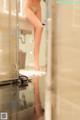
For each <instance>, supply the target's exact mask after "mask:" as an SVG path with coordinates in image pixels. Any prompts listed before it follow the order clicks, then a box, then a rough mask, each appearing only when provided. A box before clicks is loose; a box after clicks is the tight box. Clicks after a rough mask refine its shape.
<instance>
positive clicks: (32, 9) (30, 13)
mask: <svg viewBox="0 0 80 120" xmlns="http://www.w3.org/2000/svg"><path fill="white" fill-rule="evenodd" d="M40 1H41V0H25V5H24V11H25V17H26V19H28V20H29V21H30V22H31V24H32V25H33V27H34V68H35V69H36V70H39V69H40V67H39V50H40V43H41V35H42V31H43V25H42V23H41V6H40Z"/></svg>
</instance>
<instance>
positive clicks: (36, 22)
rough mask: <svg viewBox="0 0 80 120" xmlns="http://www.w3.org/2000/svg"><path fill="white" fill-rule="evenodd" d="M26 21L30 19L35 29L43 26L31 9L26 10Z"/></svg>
mask: <svg viewBox="0 0 80 120" xmlns="http://www.w3.org/2000/svg"><path fill="white" fill-rule="evenodd" d="M26 19H28V20H29V21H30V22H31V24H32V25H33V26H34V28H37V27H38V26H42V24H41V21H40V19H39V18H38V16H37V15H36V14H35V13H34V12H33V11H32V10H31V9H29V8H27V9H26Z"/></svg>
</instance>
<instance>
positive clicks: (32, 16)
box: [26, 9, 43, 118]
mask: <svg viewBox="0 0 80 120" xmlns="http://www.w3.org/2000/svg"><path fill="white" fill-rule="evenodd" d="M26 13H27V15H26V18H27V19H28V20H29V21H30V22H31V23H32V25H33V26H34V30H35V32H34V33H35V35H34V36H35V37H34V38H35V39H34V42H35V47H34V55H35V56H34V61H35V69H39V49H40V41H41V34H42V29H43V26H42V24H41V22H40V20H39V18H38V13H36V15H37V16H36V15H35V14H34V13H33V12H32V11H31V10H30V9H27V11H26ZM33 83H34V95H35V111H36V115H37V118H39V117H40V116H42V109H41V101H40V94H39V79H38V78H34V80H33Z"/></svg>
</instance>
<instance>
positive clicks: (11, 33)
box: [0, 0, 17, 80]
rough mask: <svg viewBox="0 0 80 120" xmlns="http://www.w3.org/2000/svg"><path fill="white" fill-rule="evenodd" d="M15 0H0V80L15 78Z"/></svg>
mask: <svg viewBox="0 0 80 120" xmlns="http://www.w3.org/2000/svg"><path fill="white" fill-rule="evenodd" d="M16 9H17V8H16V0H0V80H11V79H17V38H16V26H17V17H16V16H17V14H16V13H15V16H13V14H12V12H14V11H15V12H16Z"/></svg>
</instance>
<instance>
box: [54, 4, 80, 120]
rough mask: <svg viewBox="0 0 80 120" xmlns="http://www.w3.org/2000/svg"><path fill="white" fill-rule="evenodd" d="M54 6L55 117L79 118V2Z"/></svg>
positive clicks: (62, 118) (59, 118) (61, 119)
mask: <svg viewBox="0 0 80 120" xmlns="http://www.w3.org/2000/svg"><path fill="white" fill-rule="evenodd" d="M53 6H54V5H53ZM54 8H56V9H54ZM52 9H53V10H52V16H53V22H52V23H53V31H52V33H53V37H52V41H53V44H52V51H53V53H54V54H53V57H52V58H53V60H52V68H53V69H52V73H53V88H54V89H53V94H52V95H53V119H54V118H55V120H79V119H80V64H79V63H80V15H79V13H80V5H77V6H76V5H72V4H67V5H66V4H56V7H53V8H52ZM54 11H56V12H55V14H54ZM55 21H56V22H55ZM55 24H56V26H55ZM54 26H55V27H54ZM54 28H55V31H56V32H55V31H54ZM54 33H55V34H54ZM54 96H55V97H54ZM55 99H56V107H54V106H55V105H54V103H55V101H54V100H55ZM55 108H56V109H55ZM54 110H55V112H54ZM54 113H56V114H55V115H54Z"/></svg>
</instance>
